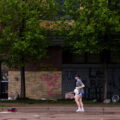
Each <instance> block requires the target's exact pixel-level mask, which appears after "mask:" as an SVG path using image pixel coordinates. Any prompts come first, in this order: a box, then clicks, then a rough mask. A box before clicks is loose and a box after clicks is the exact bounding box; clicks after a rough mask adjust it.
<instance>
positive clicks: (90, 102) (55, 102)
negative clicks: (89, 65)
mask: <svg viewBox="0 0 120 120" xmlns="http://www.w3.org/2000/svg"><path fill="white" fill-rule="evenodd" d="M2 103H3V104H5V103H6V104H9V103H13V104H14V103H15V104H16V103H17V104H42V103H43V104H75V100H32V99H24V100H22V99H21V100H2V101H0V104H1V105H2ZM83 103H84V104H94V105H98V104H99V105H105V103H103V102H93V100H83ZM1 105H0V106H1ZM107 105H120V102H117V103H109V104H107Z"/></svg>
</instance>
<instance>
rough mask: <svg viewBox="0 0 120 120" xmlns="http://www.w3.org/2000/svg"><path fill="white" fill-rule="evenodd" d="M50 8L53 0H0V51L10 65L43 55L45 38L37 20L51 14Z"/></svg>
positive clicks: (44, 30)
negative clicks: (46, 0) (47, 0)
mask: <svg viewBox="0 0 120 120" xmlns="http://www.w3.org/2000/svg"><path fill="white" fill-rule="evenodd" d="M54 9H55V4H54V2H53V0H49V2H45V1H41V0H35V1H33V0H28V1H23V0H10V1H9V0H0V55H1V56H7V57H8V59H9V63H12V64H11V65H24V64H25V62H26V61H27V60H28V59H37V58H39V59H40V58H42V57H44V56H45V54H46V48H47V47H48V45H49V41H48V39H47V29H46V28H45V27H44V26H41V23H42V22H43V20H46V19H52V18H53V16H54V14H55V10H54ZM22 59H24V60H22Z"/></svg>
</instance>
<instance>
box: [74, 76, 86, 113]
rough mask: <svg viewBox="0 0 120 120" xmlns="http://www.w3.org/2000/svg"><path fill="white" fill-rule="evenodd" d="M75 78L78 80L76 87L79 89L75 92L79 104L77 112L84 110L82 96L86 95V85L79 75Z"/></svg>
mask: <svg viewBox="0 0 120 120" xmlns="http://www.w3.org/2000/svg"><path fill="white" fill-rule="evenodd" d="M75 79H76V80H77V81H76V88H75V89H77V90H78V93H77V94H75V102H76V104H77V106H78V109H77V110H76V112H84V107H83V102H82V96H83V95H84V89H83V88H84V87H85V85H84V84H83V82H82V81H81V79H80V77H79V76H76V77H75Z"/></svg>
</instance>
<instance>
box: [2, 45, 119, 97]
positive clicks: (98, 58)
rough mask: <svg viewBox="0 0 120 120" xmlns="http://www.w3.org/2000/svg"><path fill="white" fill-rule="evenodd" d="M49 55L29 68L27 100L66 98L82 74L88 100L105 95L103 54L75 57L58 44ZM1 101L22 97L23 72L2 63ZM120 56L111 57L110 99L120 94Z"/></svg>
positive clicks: (26, 73) (49, 49)
mask: <svg viewBox="0 0 120 120" xmlns="http://www.w3.org/2000/svg"><path fill="white" fill-rule="evenodd" d="M48 56H49V57H47V58H45V59H42V60H38V61H34V62H32V61H30V62H29V63H28V64H27V65H26V67H25V78H26V82H25V83H26V97H27V98H30V99H42V98H46V99H63V98H64V97H65V93H67V92H70V91H73V89H74V87H75V84H74V83H75V80H74V76H75V75H76V74H79V75H80V76H81V77H82V79H83V82H84V83H85V86H86V88H85V92H86V94H85V98H86V99H94V98H97V99H100V98H101V96H102V94H103V87H102V86H103V80H104V72H103V71H104V67H103V61H102V55H79V56H76V55H73V54H71V53H70V52H69V51H65V50H64V49H63V48H62V47H60V46H58V45H56V46H54V47H49V48H48ZM0 73H1V76H2V78H1V81H0V83H1V84H0V85H1V89H0V98H7V97H13V96H14V95H15V93H18V94H19V95H20V87H21V85H20V84H21V78H20V71H19V70H17V69H8V68H7V67H6V66H5V65H3V64H1V72H0ZM119 86H120V56H118V55H117V54H116V55H115V53H114V54H112V53H111V54H109V60H108V98H110V97H111V96H112V95H113V94H119V95H120V88H119Z"/></svg>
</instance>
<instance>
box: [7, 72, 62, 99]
mask: <svg viewBox="0 0 120 120" xmlns="http://www.w3.org/2000/svg"><path fill="white" fill-rule="evenodd" d="M61 77H62V72H61V71H42V72H41V71H39V72H35V71H34V72H32V71H28V72H25V78H26V97H28V98H31V99H41V98H47V99H60V98H61V94H62V93H61V92H62V91H61V87H62V86H61V84H62V83H61V80H62V78H61ZM16 78H17V79H16ZM9 81H10V82H9V84H8V96H9V97H12V96H13V95H14V94H15V93H18V94H20V87H21V83H20V72H19V71H9Z"/></svg>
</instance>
